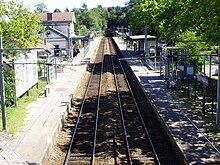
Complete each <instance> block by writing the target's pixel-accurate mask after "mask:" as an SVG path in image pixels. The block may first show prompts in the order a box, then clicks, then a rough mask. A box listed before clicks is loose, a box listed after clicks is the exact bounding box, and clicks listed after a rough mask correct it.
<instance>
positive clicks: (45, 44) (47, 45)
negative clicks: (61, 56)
mask: <svg viewBox="0 0 220 165" xmlns="http://www.w3.org/2000/svg"><path fill="white" fill-rule="evenodd" d="M35 48H36V49H45V50H49V49H53V48H55V46H54V45H52V44H50V43H48V42H45V41H42V42H40V43H38V44H37V45H36V46H35Z"/></svg>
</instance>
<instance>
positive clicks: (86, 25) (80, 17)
mask: <svg viewBox="0 0 220 165" xmlns="http://www.w3.org/2000/svg"><path fill="white" fill-rule="evenodd" d="M82 7H83V8H82V9H77V8H74V9H73V10H72V11H74V12H75V15H76V19H77V24H76V30H77V33H78V35H86V34H87V33H88V31H89V30H90V31H100V32H103V31H105V29H106V28H107V20H106V17H107V15H106V11H105V10H104V9H103V8H102V7H101V6H99V8H93V9H91V10H88V9H87V5H86V4H85V3H84V4H83V6H82Z"/></svg>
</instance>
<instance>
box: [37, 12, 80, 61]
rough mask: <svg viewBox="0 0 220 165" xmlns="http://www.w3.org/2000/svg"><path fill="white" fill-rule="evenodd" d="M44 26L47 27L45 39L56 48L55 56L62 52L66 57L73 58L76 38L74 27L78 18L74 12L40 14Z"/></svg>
mask: <svg viewBox="0 0 220 165" xmlns="http://www.w3.org/2000/svg"><path fill="white" fill-rule="evenodd" d="M40 17H41V19H42V24H43V26H45V31H44V34H43V38H45V39H47V41H48V42H49V43H50V44H52V45H54V46H55V55H57V56H59V55H60V52H63V54H64V55H65V54H66V55H69V56H70V57H72V56H73V49H74V42H72V39H71V38H73V37H74V36H75V32H74V30H75V29H74V25H75V24H76V18H75V14H74V12H64V13H61V12H56V13H40Z"/></svg>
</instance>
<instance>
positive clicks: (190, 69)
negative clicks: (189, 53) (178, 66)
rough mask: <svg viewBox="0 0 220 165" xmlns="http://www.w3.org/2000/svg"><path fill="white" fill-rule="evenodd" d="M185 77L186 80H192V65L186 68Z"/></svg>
mask: <svg viewBox="0 0 220 165" xmlns="http://www.w3.org/2000/svg"><path fill="white" fill-rule="evenodd" d="M186 76H187V79H188V80H194V66H193V65H188V66H186Z"/></svg>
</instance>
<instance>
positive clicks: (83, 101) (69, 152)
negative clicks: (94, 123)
mask: <svg viewBox="0 0 220 165" xmlns="http://www.w3.org/2000/svg"><path fill="white" fill-rule="evenodd" d="M95 67H96V64H94V65H93V68H92V73H91V75H90V78H89V82H88V84H87V86H86V91H85V94H84V97H83V100H82V105H81V107H80V111H79V114H78V117H77V121H76V125H75V128H74V131H73V134H72V138H71V141H70V146H69V149H68V152H67V155H66V157H65V160H64V165H67V163H68V160H69V157H70V154H71V151H70V150H71V148H72V146H73V141H74V138H75V135H76V131H77V128H78V124H79V121H80V118H81V114H82V111H83V108H84V104H85V101H86V99H87V94H88V91H89V87H90V84H91V81H92V77H93V75H94V71H95ZM98 102H99V101H98ZM92 158H93V155H92Z"/></svg>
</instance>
